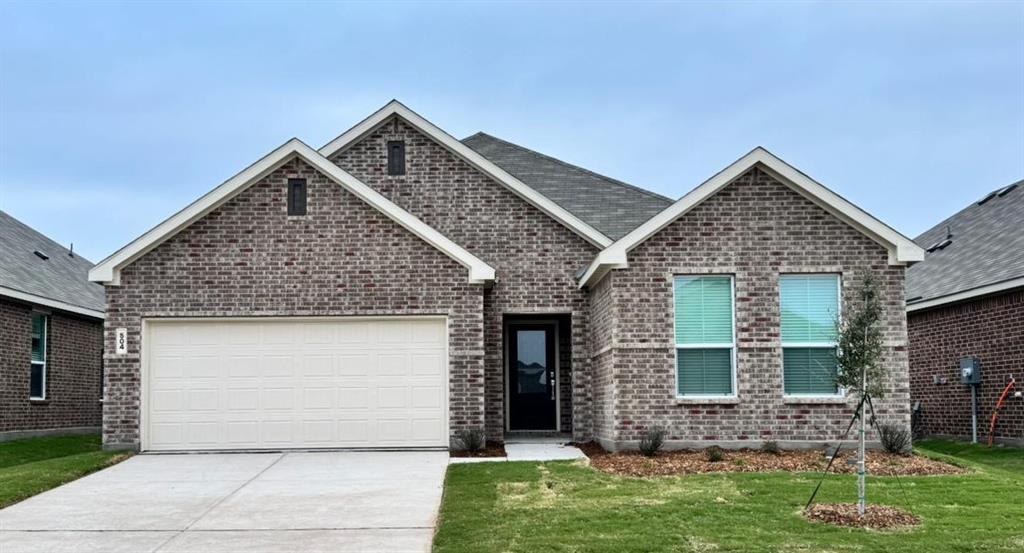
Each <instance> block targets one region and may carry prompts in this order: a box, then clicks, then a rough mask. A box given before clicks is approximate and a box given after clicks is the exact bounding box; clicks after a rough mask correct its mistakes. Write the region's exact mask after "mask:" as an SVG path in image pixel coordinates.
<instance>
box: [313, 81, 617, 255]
mask: <svg viewBox="0 0 1024 553" xmlns="http://www.w3.org/2000/svg"><path fill="white" fill-rule="evenodd" d="M393 116H398V117H401V118H402V119H403V120H405V121H406V122H407V123H409V124H410V125H412V126H413V127H415V128H416V129H417V130H419V131H420V132H422V133H423V134H424V135H426V136H428V137H429V138H430V139H432V140H434V141H435V142H437V143H438V144H440V145H441V146H443V147H444V148H445V149H447V150H448V151H450V152H452V153H453V154H455V155H456V156H457V157H459V158H461V159H462V160H463V161H465V162H466V163H468V164H469V165H471V166H472V167H474V168H475V169H477V170H478V171H480V172H482V173H483V174H485V175H487V176H489V177H490V178H492V179H494V180H495V181H496V182H498V183H499V184H501V185H502V186H504V187H505V188H507V189H508V190H510V191H511V192H512V193H514V194H515V195H517V196H519V197H520V198H522V199H523V200H525V201H526V202H528V203H530V204H531V205H533V206H534V207H536V208H537V209H540V210H541V211H542V212H544V213H545V214H546V215H547V216H549V217H551V218H553V219H554V220H556V221H558V222H559V223H561V224H562V225H563V226H565V227H566V228H568V229H569V230H572V231H573V232H575V233H576V234H578V235H579V236H581V237H582V238H583V239H584V240H586V241H588V242H590V243H591V244H593V245H595V246H597V247H599V248H604V247H607V246H608V245H610V244H611V243H612V240H611V239H610V238H609V237H608V236H605V235H604V234H603V233H602V232H600V231H599V230H597V229H596V228H594V227H593V226H591V225H590V224H588V223H586V222H585V221H583V220H582V219H580V218H579V217H578V216H576V215H574V214H573V213H571V212H570V211H569V210H567V209H565V208H564V207H562V206H561V205H559V204H558V203H556V202H554V201H552V200H551V199H550V198H548V197H546V196H545V195H544V194H541V193H540V192H538V191H536V190H534V189H533V188H531V187H529V186H527V185H526V184H525V183H524V182H523V181H521V180H519V179H518V178H516V177H515V176H513V175H512V174H511V173H509V172H508V171H506V170H505V169H503V168H502V167H499V166H498V165H496V164H495V163H494V162H493V161H491V160H489V159H487V158H486V157H484V156H482V155H480V154H479V153H478V152H476V151H475V150H473V149H472V148H470V147H468V146H467V145H465V144H463V143H462V142H459V141H458V140H456V139H455V138H454V137H452V136H451V135H449V134H448V133H446V132H444V131H443V130H441V129H440V128H439V127H437V126H436V125H434V124H433V123H431V122H430V121H427V120H426V119H424V118H423V117H421V116H420V115H419V114H417V113H415V112H414V111H412V110H410V109H409V108H407V107H405V106H404V105H403V104H402V103H401V102H399V101H397V100H392V101H391V102H389V103H388V104H387V105H385V106H384V107H382V108H381V109H379V110H377V111H376V112H375V113H373V114H372V115H370V116H369V117H367V118H366V119H364V120H363V121H361V122H360V123H358V124H357V125H356V126H354V127H352V128H351V129H349V130H347V131H345V132H344V133H343V134H342V135H341V136H339V137H338V138H335V139H334V140H332V141H331V142H329V143H327V144H326V145H325V146H324V147H322V148H320V150H319V151H320V154H321V155H323V157H326V158H330V157H332V156H334V155H335V154H337V153H338V152H340V151H342V150H344V149H345V148H347V147H348V146H350V145H352V144H355V143H356V142H358V141H359V140H360V139H362V138H363V137H364V136H366V135H367V134H369V133H371V132H373V131H374V130H375V129H376V128H377V127H378V126H379V125H381V124H382V123H384V122H386V121H387V120H388V119H389V118H391V117H393Z"/></svg>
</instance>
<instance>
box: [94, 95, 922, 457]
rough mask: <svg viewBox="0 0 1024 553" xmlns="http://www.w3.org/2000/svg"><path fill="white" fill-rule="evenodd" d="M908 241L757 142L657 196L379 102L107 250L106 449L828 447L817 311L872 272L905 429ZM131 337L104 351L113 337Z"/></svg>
mask: <svg viewBox="0 0 1024 553" xmlns="http://www.w3.org/2000/svg"><path fill="white" fill-rule="evenodd" d="M922 256H923V254H922V251H921V249H920V248H919V247H918V246H917V245H915V244H914V243H913V242H912V241H911V240H910V239H908V238H906V237H904V236H902V235H900V234H899V233H897V232H896V231H894V230H892V229H891V228H889V227H887V226H885V225H884V224H882V223H881V222H879V221H878V220H876V219H874V218H872V217H871V216H870V215H868V214H867V213H865V212H863V211H862V210H860V209H859V208H857V207H856V206H854V205H852V204H850V203H849V202H847V201H846V200H844V199H843V198H841V197H839V196H838V195H836V194H835V193H833V192H831V191H829V190H828V189H826V188H824V187H823V186H821V185H820V184H818V183H816V182H814V181H813V180H811V179H810V178H808V177H807V176H806V175H804V174H802V173H800V172H799V171H797V170H796V169H794V168H793V167H791V166H789V165H788V164H786V163H785V162H783V161H781V160H780V159H778V158H776V157H775V156H773V155H772V154H770V153H768V152H767V151H765V150H764V149H761V148H757V149H755V150H753V151H751V152H750V153H749V154H747V155H745V156H743V157H742V158H740V159H739V160H738V161H736V162H735V163H733V164H732V165H730V166H728V167H726V168H725V169H723V170H722V171H720V172H719V173H717V174H716V175H715V176H714V177H712V178H711V179H710V180H708V181H707V182H705V183H704V184H702V185H700V186H699V187H697V188H696V189H694V190H692V191H691V192H689V193H688V194H686V195H685V196H684V197H683V198H682V199H680V200H679V201H676V202H673V201H671V200H668V199H666V198H664V197H661V196H659V195H657V194H653V193H651V192H646V191H644V190H641V189H638V188H636V187H633V186H630V185H627V184H624V183H622V182H619V181H616V180H613V179H609V178H607V177H603V176H601V175H597V174H595V173H592V172H590V171H586V170H584V169H581V168H578V167H575V166H572V165H569V164H566V163H563V162H561V161H558V160H555V159H552V158H550V157H547V156H544V155H541V154H538V153H535V152H532V151H530V150H527V149H525V148H521V147H519V146H516V145H514V144H510V143H507V142H504V141H501V140H498V139H496V138H493V137H490V136H488V135H485V134H477V135H474V136H471V137H469V138H467V139H466V140H465V141H459V140H456V139H454V138H452V137H451V136H450V135H448V134H447V133H445V132H444V131H442V130H441V129H439V128H438V127H436V126H434V125H433V124H432V123H430V122H429V121H427V120H425V119H424V118H422V117H421V116H419V115H417V114H416V113H414V112H412V111H410V110H409V109H408V108H406V107H405V106H403V105H402V104H400V103H398V102H391V103H389V104H388V105H386V106H385V107H384V108H382V109H381V110H379V111H377V112H376V113H374V114H372V115H371V116H370V117H368V118H367V119H365V120H364V121H362V122H361V123H359V124H358V125H356V126H355V127H353V128H352V129H350V130H349V131H347V132H345V133H344V134H342V135H341V136H340V137H338V138H337V139H335V140H333V141H332V142H330V143H329V144H327V145H326V146H324V147H323V148H321V149H320V150H314V149H312V148H310V147H309V146H307V145H305V144H304V143H302V142H300V141H299V140H296V139H293V140H290V141H288V142H286V143H285V144H284V145H282V146H280V147H279V148H277V149H276V150H274V151H272V152H270V153H269V154H267V155H266V156H265V157H263V158H262V159H260V160H259V161H257V162H256V163H255V164H253V165H251V166H250V167H248V168H247V169H245V170H244V171H242V172H241V173H239V174H238V175H236V176H234V177H232V178H231V179H229V180H228V181H227V182H225V183H223V184H221V185H220V186H218V187H217V188H215V189H213V190H212V191H211V192H210V193H208V194H207V195H205V196H203V197H202V198H200V199H199V200H197V201H195V202H194V203H192V204H191V205H189V206H187V207H185V208H184V209H183V210H182V211H180V212H179V213H177V214H176V215H174V216H173V217H171V218H170V219H168V220H166V221H164V222H163V223H161V224H160V225H158V226H156V227H155V228H153V229H152V230H150V231H149V232H147V233H145V234H144V235H142V236H141V237H139V238H138V239H136V240H135V241H133V242H131V243H130V244H128V245H127V246H125V247H124V248H122V249H121V250H119V251H117V252H116V253H114V254H113V255H111V256H110V257H109V258H107V259H105V260H104V261H102V262H101V263H99V264H98V265H97V266H96V267H95V268H94V269H93V270H92V271H91V272H90V278H91V279H93V280H95V281H99V282H103V283H105V285H106V287H107V303H108V309H107V313H108V317H109V319H108V325H107V335H106V345H107V347H106V351H107V354H106V357H105V362H106V371H107V401H106V402H105V403H104V409H105V411H104V440H105V444H106V445H107V447H111V448H114V447H127V448H142V449H145V450H192V449H260V448H286V447H448V446H449V443H450V436H452V435H453V434H454V433H455V432H456V431H458V430H459V429H467V428H483V429H486V432H487V435H488V437H489V438H490V439H492V440H499V441H500V440H503V439H504V438H505V436H506V435H507V434H508V433H519V432H541V433H552V432H558V433H561V434H564V435H571V436H572V438H573V439H576V440H590V439H595V440H599V441H600V442H601V443H602V444H604V445H605V446H606V447H608V448H625V447H635V446H636V443H637V440H638V439H639V437H640V436H641V435H642V433H643V432H644V431H645V430H646V429H647V428H649V427H651V426H655V425H658V426H665V427H667V428H668V430H669V442H668V443H669V446H674V447H678V446H682V445H687V444H712V443H715V444H721V445H726V446H737V445H752V446H757V445H758V444H759V443H760V441H761V440H765V439H773V440H778V441H780V442H782V443H783V444H789V445H794V446H799V445H812V444H820V443H821V442H822V441H826V440H835V439H836V438H837V437H838V436H839V435H840V434H841V433H842V430H843V429H844V428H845V425H846V424H847V422H848V420H849V418H850V415H851V410H852V407H851V403H850V399H849V398H846V397H844V395H843V394H842V392H841V391H840V390H836V389H835V387H834V385H833V384H832V381H831V374H832V371H834V358H833V351H834V348H835V337H834V336H833V334H832V332H831V331H830V328H831V322H832V320H833V318H834V317H835V316H836V314H837V311H838V310H839V309H840V306H841V305H842V304H843V302H844V301H848V300H849V299H850V298H852V294H853V293H854V291H855V287H856V284H857V276H856V271H857V270H858V269H861V268H870V269H871V270H873V271H874V272H876V273H877V274H878V275H880V277H881V282H882V286H883V290H882V292H883V294H884V299H885V309H886V310H885V332H886V363H887V365H888V367H889V368H890V369H891V373H892V379H891V382H890V386H889V389H890V394H889V395H887V396H886V398H885V399H884V400H883V401H881V402H880V403H879V404H878V405H876V407H877V408H878V410H879V412H880V414H881V415H882V416H883V417H884V418H886V419H889V420H892V421H894V422H896V423H898V424H903V425H909V413H910V412H909V384H908V382H907V359H906V326H905V323H906V317H905V311H904V310H905V303H904V299H903V284H904V282H903V275H904V270H905V267H906V265H907V264H909V263H912V262H915V261H917V260H919V259H921V257H922ZM119 338H126V342H125V347H124V349H122V350H118V349H117V348H116V347H115V342H116V341H118V340H119Z"/></svg>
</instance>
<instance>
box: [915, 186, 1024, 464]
mask: <svg viewBox="0 0 1024 553" xmlns="http://www.w3.org/2000/svg"><path fill="white" fill-rule="evenodd" d="M1022 229H1024V180H1022V181H1019V182H1016V183H1014V184H1011V185H1009V186H1005V187H1003V188H1000V189H998V190H996V191H994V192H992V193H990V194H987V195H986V196H985V197H984V198H982V199H980V200H978V201H977V202H975V203H972V204H971V205H969V206H967V207H966V208H965V209H963V210H962V211H960V212H959V213H957V214H956V215H953V216H952V217H950V218H949V219H946V220H945V221H943V222H941V223H939V224H938V225H935V227H934V228H932V229H931V230H929V231H928V232H925V233H924V234H922V235H921V236H919V237H917V240H916V242H917V243H918V244H919V245H920V246H922V247H924V248H926V253H925V260H924V261H923V262H921V263H918V264H917V265H914V266H913V267H912V268H911V269H910V270H908V271H907V320H908V321H907V325H908V331H909V336H910V376H911V397H912V399H913V402H914V405H919V408H920V430H921V431H922V432H924V433H925V434H927V435H933V436H945V437H955V438H961V439H969V438H970V437H971V390H970V387H969V386H968V385H965V384H962V383H961V378H960V360H961V359H963V358H966V357H975V358H977V359H978V360H979V361H980V363H981V383H980V384H979V386H978V436H979V440H981V439H987V436H988V432H989V422H990V419H991V416H992V411H993V410H994V409H995V405H996V402H997V400H998V398H999V396H1000V394H1002V392H1003V390H1004V389H1005V388H1006V386H1007V384H1008V383H1009V381H1010V378H1011V376H1012V377H1014V378H1016V379H1017V384H1016V388H1015V391H1021V390H1024V232H1022ZM995 436H996V438H997V439H999V440H1000V441H1004V442H1010V443H1017V444H1020V445H1024V401H1022V400H1021V399H1020V398H1019V397H1013V396H1012V395H1011V396H1010V397H1009V399H1008V401H1007V402H1006V404H1005V407H1004V408H1003V410H1002V411H1001V414H1000V415H999V422H998V425H997V427H996V433H995Z"/></svg>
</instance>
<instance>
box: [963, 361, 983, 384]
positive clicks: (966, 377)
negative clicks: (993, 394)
mask: <svg viewBox="0 0 1024 553" xmlns="http://www.w3.org/2000/svg"><path fill="white" fill-rule="evenodd" d="M960 382H961V383H963V384H972V385H973V384H981V361H979V360H978V358H977V357H964V358H963V359H961V360H960Z"/></svg>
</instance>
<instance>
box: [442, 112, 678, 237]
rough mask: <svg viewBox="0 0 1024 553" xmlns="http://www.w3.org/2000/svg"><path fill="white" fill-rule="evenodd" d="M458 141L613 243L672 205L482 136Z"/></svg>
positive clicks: (506, 143) (584, 170) (570, 166)
mask: <svg viewBox="0 0 1024 553" xmlns="http://www.w3.org/2000/svg"><path fill="white" fill-rule="evenodd" d="M462 143H463V144H465V145H466V146H469V147H470V148H472V149H473V150H474V151H476V153H478V154H480V155H482V156H484V157H485V158H487V159H489V160H490V161H492V162H493V163H494V164H495V165H497V166H498V167H501V168H502V169H504V170H506V171H508V172H509V173H511V174H512V175H513V176H514V177H516V178H518V179H519V180H521V181H523V183H524V184H526V185H527V186H529V187H531V188H533V189H534V190H536V191H537V192H540V193H541V194H543V195H544V196H546V197H547V198H548V199H550V200H551V201H553V202H555V203H557V204H558V205H560V206H561V207H563V208H565V209H566V210H568V211H569V212H570V213H572V214H573V215H575V216H577V217H579V218H580V219H582V220H583V221H584V222H585V223H587V224H589V225H590V226H592V227H594V228H596V229H597V230H598V231H600V232H601V233H603V234H604V235H605V236H608V237H609V238H611V239H613V240H617V239H619V238H622V237H623V236H625V235H626V233H628V232H629V231H631V230H633V229H634V228H636V227H638V226H640V224H641V223H643V222H644V221H646V220H647V219H650V218H651V217H652V216H654V215H655V214H656V213H658V212H660V211H662V210H663V209H665V208H666V207H668V206H669V205H671V204H672V203H673V200H670V199H669V198H666V197H664V196H661V195H659V194H655V193H654V192H650V191H647V190H644V189H642V188H637V187H636V186H633V185H631V184H626V183H624V182H622V181H618V180H615V179H613V178H609V177H606V176H603V175H599V174H597V173H594V172H593V171H588V170H586V169H583V168H582V167H577V166H575V165H572V164H569V163H566V162H564V161H561V160H558V159H555V158H553V157H550V156H546V155H544V154H541V153H538V152H535V151H533V150H529V149H527V148H524V147H522V146H519V145H516V144H512V143H511V142H507V141H505V140H502V139H500V138H495V137H493V136H491V135H489V134H485V133H482V132H480V133H476V134H474V135H473V136H470V137H468V138H465V139H463V140H462Z"/></svg>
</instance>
